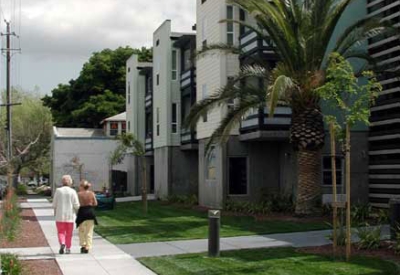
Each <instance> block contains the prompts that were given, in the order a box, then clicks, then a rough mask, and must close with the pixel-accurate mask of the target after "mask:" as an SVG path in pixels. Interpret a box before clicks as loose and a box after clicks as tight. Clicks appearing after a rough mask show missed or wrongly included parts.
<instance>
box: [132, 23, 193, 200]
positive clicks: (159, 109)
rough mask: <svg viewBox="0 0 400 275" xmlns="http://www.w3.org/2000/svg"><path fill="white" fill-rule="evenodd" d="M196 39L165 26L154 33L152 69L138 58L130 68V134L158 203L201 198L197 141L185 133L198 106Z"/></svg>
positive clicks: (136, 179)
mask: <svg viewBox="0 0 400 275" xmlns="http://www.w3.org/2000/svg"><path fill="white" fill-rule="evenodd" d="M195 37H196V35H195V34H194V33H175V32H172V29H171V21H170V20H167V21H165V22H164V23H163V24H162V25H161V26H160V27H159V28H158V29H157V30H156V31H155V32H154V37H153V63H152V64H143V63H139V62H138V59H137V56H136V55H133V56H132V57H131V58H130V59H129V60H128V62H127V117H128V119H127V121H128V131H129V132H130V133H133V134H134V135H135V136H137V137H139V140H140V141H141V142H142V143H143V144H145V149H146V159H147V166H148V168H149V169H147V170H148V173H149V174H148V177H147V178H148V185H149V188H150V190H151V191H153V192H154V193H155V194H156V196H157V197H158V198H166V197H168V196H170V195H173V194H174V195H184V194H185V195H189V194H197V188H198V184H197V182H198V172H197V171H198V170H197V166H198V154H197V140H196V137H195V132H191V131H190V130H186V129H183V128H182V122H183V120H184V119H185V117H186V116H187V114H188V112H189V110H190V108H191V106H192V105H193V104H194V103H195V102H196V100H195V98H196V88H195V87H196V68H195V63H194V62H193V54H194V50H195ZM128 110H129V111H128ZM130 159H131V164H130V167H132V171H130V173H129V175H128V178H129V181H130V182H132V184H133V185H134V186H136V192H135V193H137V194H138V193H139V188H140V186H141V181H140V173H138V168H137V167H138V165H139V164H138V161H137V158H135V157H130Z"/></svg>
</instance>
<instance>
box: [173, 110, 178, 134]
mask: <svg viewBox="0 0 400 275" xmlns="http://www.w3.org/2000/svg"><path fill="white" fill-rule="evenodd" d="M172 133H173V134H176V133H178V104H176V103H172Z"/></svg>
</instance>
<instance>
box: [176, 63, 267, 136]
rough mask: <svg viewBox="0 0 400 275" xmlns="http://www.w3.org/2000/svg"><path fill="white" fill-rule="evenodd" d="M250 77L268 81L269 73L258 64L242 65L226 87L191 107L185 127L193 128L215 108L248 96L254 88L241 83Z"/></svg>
mask: <svg viewBox="0 0 400 275" xmlns="http://www.w3.org/2000/svg"><path fill="white" fill-rule="evenodd" d="M250 78H255V79H261V80H263V81H264V82H267V81H268V80H269V74H268V71H267V70H266V69H265V68H263V67H260V66H257V65H256V66H250V65H248V66H244V67H242V68H241V70H240V72H239V73H238V74H237V75H236V76H234V77H233V78H232V79H231V80H230V81H229V82H228V83H227V84H226V85H225V86H224V87H222V88H220V89H218V90H217V91H215V92H214V93H213V94H212V95H210V96H209V97H207V98H205V99H203V100H200V101H198V102H197V103H196V104H195V105H194V106H193V107H192V108H191V110H190V113H189V115H188V116H187V118H186V119H185V121H184V123H183V127H184V128H192V129H193V128H195V127H196V125H197V123H198V122H199V121H200V119H201V118H202V117H204V116H205V115H206V114H207V113H208V112H209V111H210V110H212V109H213V108H216V107H218V106H219V105H221V104H226V103H227V102H228V101H232V100H234V99H236V98H243V97H244V96H246V93H249V92H254V89H250V88H249V87H247V89H246V88H244V87H243V86H242V85H241V83H243V82H244V81H246V80H247V79H250ZM259 96H260V94H259Z"/></svg>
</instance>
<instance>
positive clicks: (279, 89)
mask: <svg viewBox="0 0 400 275" xmlns="http://www.w3.org/2000/svg"><path fill="white" fill-rule="evenodd" d="M294 86H295V83H294V82H293V80H292V79H291V78H290V77H287V76H285V75H280V76H278V77H277V78H276V79H275V82H274V83H273V84H272V86H271V87H270V88H269V92H268V95H267V104H268V108H269V110H270V112H269V115H270V116H271V117H272V116H274V113H275V109H276V107H277V106H278V103H279V102H280V101H282V99H283V98H285V97H286V95H287V93H288V91H290V90H291V89H292V88H293V87H294Z"/></svg>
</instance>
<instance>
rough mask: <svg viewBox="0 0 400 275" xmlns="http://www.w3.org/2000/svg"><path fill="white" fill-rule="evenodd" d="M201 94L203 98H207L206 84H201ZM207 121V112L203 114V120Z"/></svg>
mask: <svg viewBox="0 0 400 275" xmlns="http://www.w3.org/2000/svg"><path fill="white" fill-rule="evenodd" d="M201 94H202V97H203V99H205V98H207V84H203V86H202V91H201ZM207 121H208V116H207V114H205V115H204V116H203V122H207Z"/></svg>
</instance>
